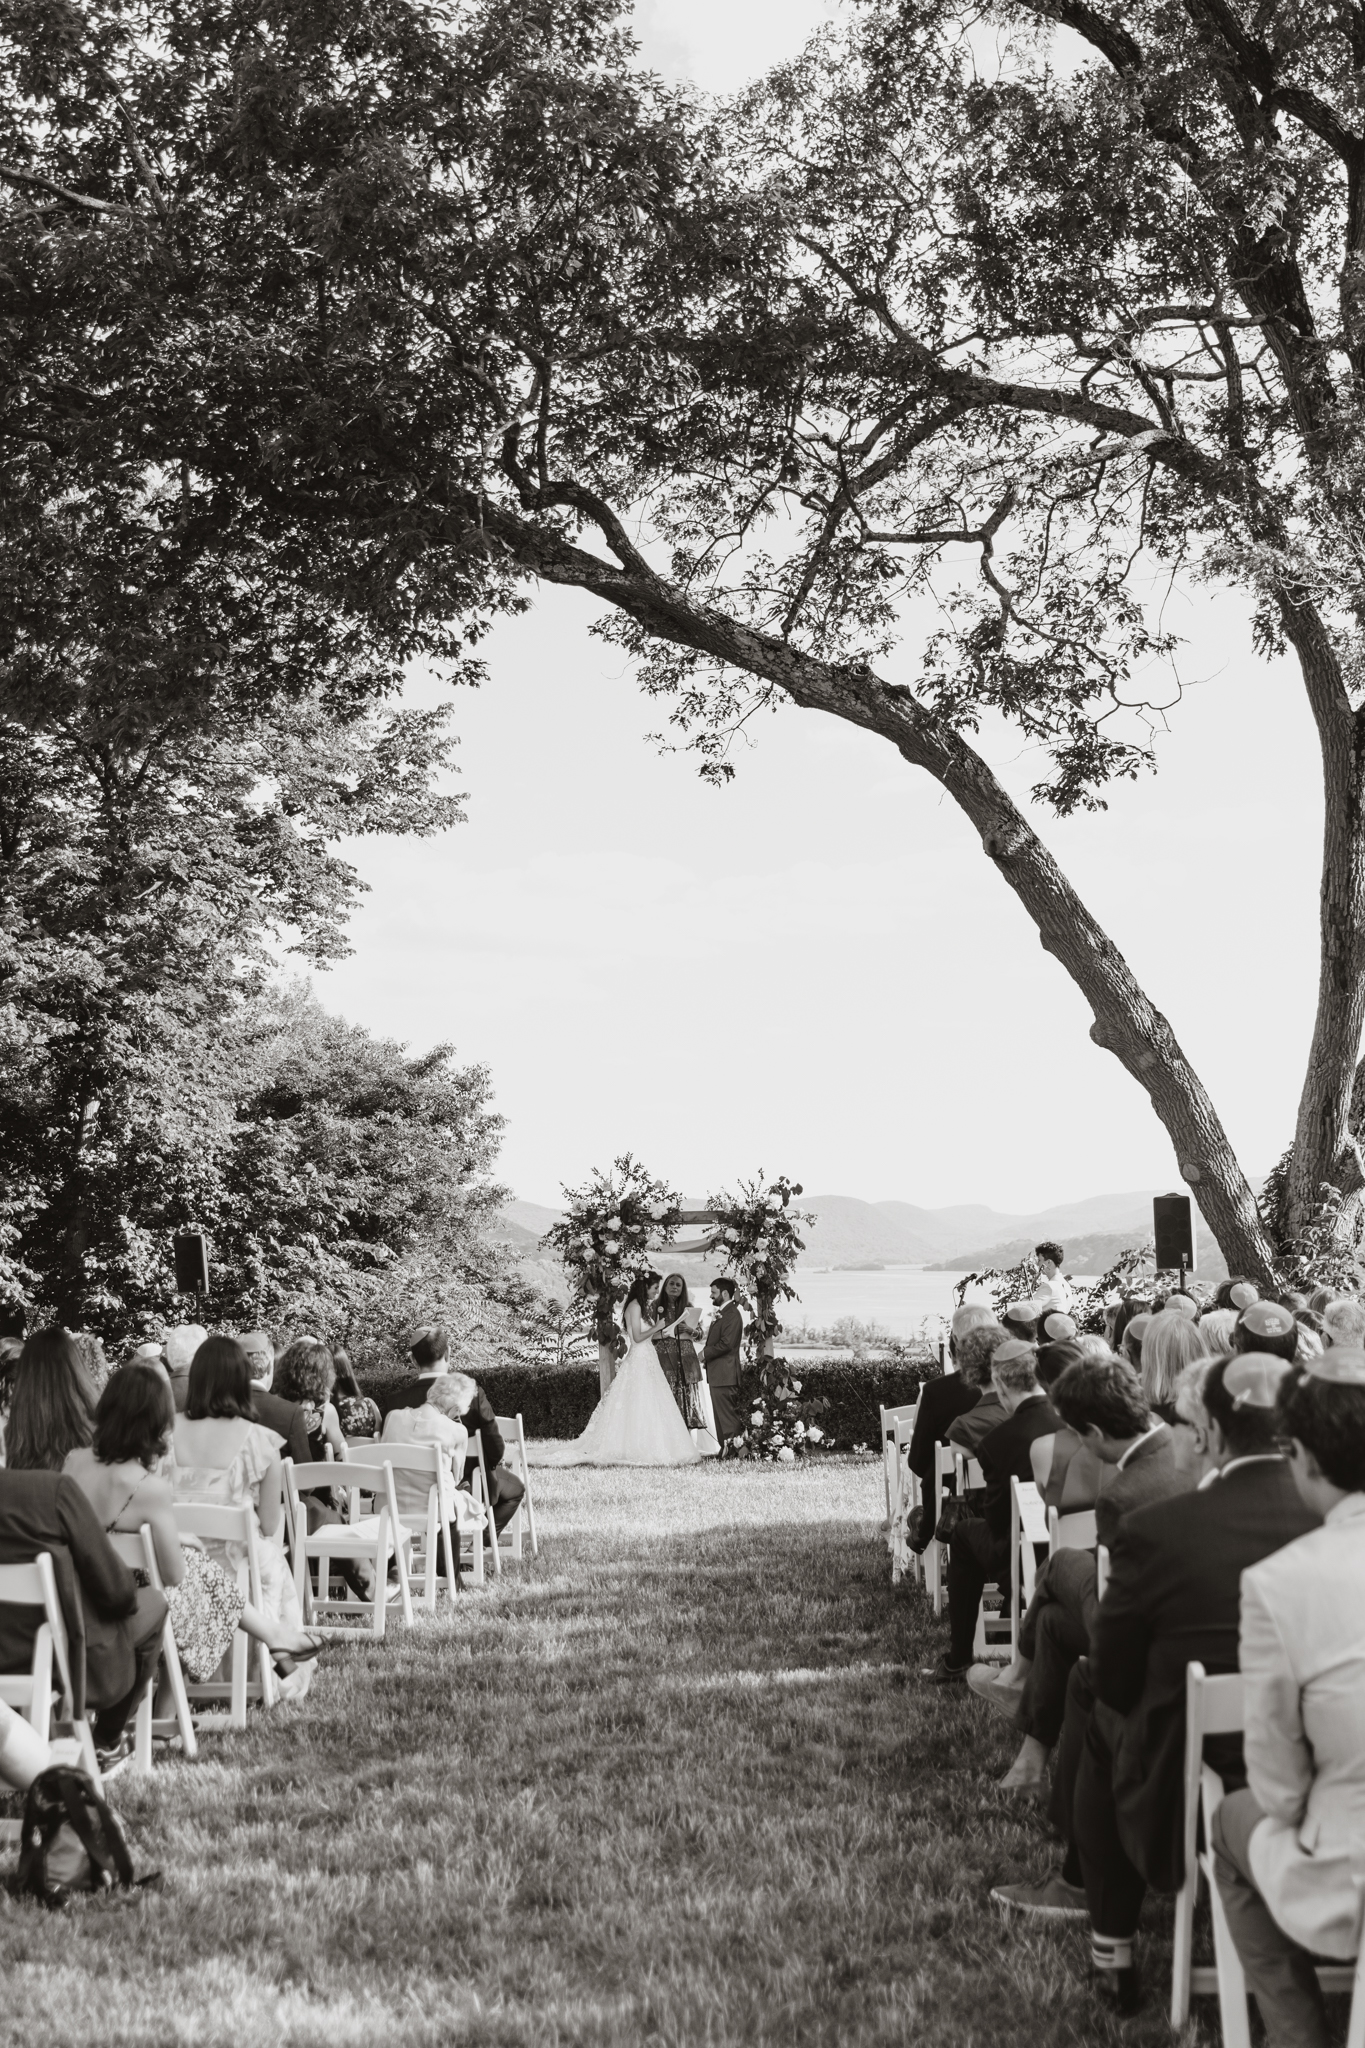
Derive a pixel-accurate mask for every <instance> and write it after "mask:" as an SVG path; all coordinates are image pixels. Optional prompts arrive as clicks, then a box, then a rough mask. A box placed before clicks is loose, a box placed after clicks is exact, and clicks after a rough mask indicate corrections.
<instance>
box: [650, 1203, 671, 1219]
mask: <svg viewBox="0 0 1365 2048" xmlns="http://www.w3.org/2000/svg"><path fill="white" fill-rule="evenodd" d="M646 1213H647V1214H648V1215H650V1216H652V1217H653V1219H654V1221H655V1222H656V1223H662V1222H663V1220H664V1218H665V1216H666V1215H667V1214H668V1204H667V1202H651V1203H650V1205H649V1209H648V1211H647V1212H646Z"/></svg>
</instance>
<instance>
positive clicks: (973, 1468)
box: [966, 1458, 986, 1487]
mask: <svg viewBox="0 0 1365 2048" xmlns="http://www.w3.org/2000/svg"><path fill="white" fill-rule="evenodd" d="M966 1484H967V1485H968V1486H969V1487H970V1486H984V1485H985V1484H986V1475H985V1473H984V1472H983V1471H982V1469H981V1460H980V1459H979V1458H968V1460H967V1478H966Z"/></svg>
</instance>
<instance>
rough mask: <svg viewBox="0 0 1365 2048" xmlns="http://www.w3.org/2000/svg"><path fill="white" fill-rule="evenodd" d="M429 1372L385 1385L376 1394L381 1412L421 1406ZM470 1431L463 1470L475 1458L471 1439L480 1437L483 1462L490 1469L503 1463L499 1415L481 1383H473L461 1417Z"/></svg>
mask: <svg viewBox="0 0 1365 2048" xmlns="http://www.w3.org/2000/svg"><path fill="white" fill-rule="evenodd" d="M435 1377H436V1375H435V1373H432V1372H422V1373H414V1374H413V1376H412V1378H411V1379H410V1380H400V1381H399V1383H398V1385H397V1386H396V1387H385V1389H384V1391H383V1393H382V1394H381V1395H380V1397H379V1409H380V1413H381V1414H383V1415H391V1414H392V1413H393V1411H394V1409H395V1408H420V1407H421V1406H422V1404H423V1403H424V1402H425V1400H426V1398H427V1389H428V1387H429V1386H430V1385H431V1383H432V1381H433V1380H434V1379H435ZM462 1420H463V1422H464V1426H465V1428H466V1429H467V1430H468V1431H469V1452H468V1455H467V1456H466V1459H465V1471H466V1473H468V1471H469V1461H470V1459H471V1458H472V1459H473V1460H474V1462H475V1464H477V1463H478V1458H477V1455H476V1453H475V1450H474V1439H475V1437H476V1436H477V1437H480V1438H482V1440H483V1462H484V1464H485V1466H486V1467H487V1469H488V1471H489V1472H490V1473H491V1472H492V1470H493V1468H494V1466H495V1465H500V1464H501V1463H502V1457H503V1452H504V1451H505V1450H506V1449H507V1446H506V1444H505V1443H504V1442H503V1440H502V1431H501V1430H500V1429H499V1428H498V1418H497V1416H496V1415H495V1414H494V1413H493V1404H492V1402H491V1401H490V1400H489V1398H488V1396H487V1394H485V1392H484V1390H483V1388H482V1387H480V1386H477V1385H476V1386H475V1389H474V1400H473V1404H472V1405H471V1407H470V1410H469V1413H468V1414H467V1415H465V1416H464V1417H463V1418H462Z"/></svg>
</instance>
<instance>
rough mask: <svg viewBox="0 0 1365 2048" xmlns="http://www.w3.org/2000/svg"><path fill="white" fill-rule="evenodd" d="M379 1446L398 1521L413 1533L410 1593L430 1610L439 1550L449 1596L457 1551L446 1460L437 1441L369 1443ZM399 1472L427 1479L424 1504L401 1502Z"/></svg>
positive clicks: (457, 1531)
mask: <svg viewBox="0 0 1365 2048" xmlns="http://www.w3.org/2000/svg"><path fill="white" fill-rule="evenodd" d="M381 1451H382V1453H383V1459H384V1463H385V1464H386V1465H387V1466H388V1467H389V1468H390V1470H391V1471H392V1472H393V1474H394V1512H395V1513H396V1514H397V1516H398V1521H399V1526H400V1527H401V1528H403V1529H406V1530H407V1532H408V1534H409V1535H410V1536H411V1537H412V1539H413V1543H412V1553H411V1561H410V1563H409V1567H408V1572H409V1579H410V1583H411V1588H412V1591H413V1593H414V1594H416V1595H418V1596H419V1597H420V1599H421V1601H422V1604H423V1606H424V1607H426V1609H427V1611H428V1612H429V1613H433V1614H434V1613H435V1611H436V1599H437V1593H438V1591H439V1580H440V1572H439V1570H438V1568H437V1567H438V1564H439V1562H440V1558H441V1555H442V1553H444V1557H445V1568H446V1587H447V1590H448V1591H449V1593H450V1595H451V1597H452V1599H453V1598H454V1594H455V1586H456V1578H455V1567H456V1562H457V1560H458V1558H459V1555H460V1552H459V1542H460V1524H459V1519H458V1517H457V1515H456V1512H455V1503H454V1501H453V1500H452V1499H451V1498H450V1496H451V1495H452V1494H453V1493H454V1491H455V1482H454V1479H453V1477H452V1475H451V1471H450V1462H449V1460H448V1459H447V1458H446V1457H445V1456H444V1455H443V1453H442V1451H441V1450H440V1448H439V1446H438V1445H436V1444H383V1445H375V1446H374V1453H375V1455H376V1456H378V1455H379V1453H380V1452H381ZM400 1472H403V1473H409V1474H411V1475H412V1476H413V1477H415V1478H417V1479H418V1480H422V1479H425V1480H426V1481H427V1499H426V1506H425V1507H424V1508H423V1509H422V1510H421V1511H420V1512H418V1511H417V1510H416V1509H413V1508H405V1507H403V1506H402V1504H401V1503H400V1501H399V1499H398V1474H399V1473H400ZM452 1531H453V1532H454V1533H453V1534H452ZM438 1546H439V1548H438Z"/></svg>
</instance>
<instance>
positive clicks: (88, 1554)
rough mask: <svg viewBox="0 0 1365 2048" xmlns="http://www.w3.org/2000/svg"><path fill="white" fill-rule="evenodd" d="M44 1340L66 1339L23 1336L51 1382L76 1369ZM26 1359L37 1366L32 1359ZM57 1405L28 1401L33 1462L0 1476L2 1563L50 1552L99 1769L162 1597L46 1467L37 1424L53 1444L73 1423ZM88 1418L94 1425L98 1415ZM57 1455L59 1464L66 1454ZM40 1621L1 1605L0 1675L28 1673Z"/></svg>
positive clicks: (150, 1651) (144, 1663) (124, 1717)
mask: <svg viewBox="0 0 1365 2048" xmlns="http://www.w3.org/2000/svg"><path fill="white" fill-rule="evenodd" d="M43 1337H46V1338H49V1339H58V1338H61V1339H66V1333H65V1332H64V1331H59V1330H54V1331H40V1332H38V1333H37V1336H36V1337H31V1338H30V1339H29V1344H35V1343H37V1345H38V1349H37V1352H36V1353H35V1354H34V1356H35V1357H36V1358H37V1359H39V1360H42V1361H45V1362H46V1364H47V1365H48V1366H49V1367H51V1366H52V1365H53V1361H54V1360H56V1361H57V1365H56V1371H55V1372H54V1373H53V1374H52V1375H51V1377H54V1378H55V1377H57V1375H58V1374H60V1375H62V1376H65V1375H66V1374H67V1373H68V1371H77V1372H78V1371H81V1370H82V1368H81V1367H80V1363H79V1359H78V1358H77V1356H76V1353H75V1349H74V1346H73V1347H71V1349H70V1351H69V1353H68V1352H66V1350H65V1347H64V1346H58V1345H57V1344H55V1343H53V1342H48V1343H45V1344H44V1343H38V1339H39V1338H43ZM66 1342H67V1343H69V1339H66ZM27 1350H28V1346H27V1345H26V1346H25V1351H26V1352H27ZM29 1363H30V1365H32V1364H33V1358H32V1357H31V1358H30V1361H29ZM44 1377H45V1378H47V1377H49V1375H47V1374H45V1375H44ZM63 1407H64V1404H63V1403H61V1402H57V1403H54V1405H53V1406H52V1408H51V1409H50V1410H45V1409H44V1407H43V1402H42V1399H41V1398H39V1399H34V1400H31V1401H29V1402H28V1403H27V1404H26V1408H25V1411H24V1413H23V1415H22V1418H21V1421H22V1429H23V1434H22V1436H21V1442H20V1448H21V1450H22V1451H23V1453H24V1454H25V1455H30V1454H32V1455H34V1456H35V1458H36V1460H37V1462H35V1464H34V1465H32V1466H26V1467H24V1468H22V1469H17V1468H16V1467H15V1466H14V1465H13V1464H11V1465H10V1466H9V1467H8V1468H7V1469H6V1470H5V1471H3V1472H0V1563H4V1564H26V1563H29V1562H30V1561H31V1560H32V1559H33V1558H35V1557H37V1555H38V1553H39V1552H40V1551H44V1550H46V1551H48V1552H49V1553H50V1554H51V1556H52V1564H53V1571H54V1573H55V1576H56V1580H57V1590H58V1593H59V1595H60V1597H61V1603H62V1613H63V1616H64V1619H65V1621H66V1632H67V1637H68V1640H69V1644H70V1654H71V1664H72V1683H73V1685H74V1686H75V1687H76V1689H77V1693H78V1699H77V1711H78V1712H81V1713H83V1712H84V1711H85V1709H86V1708H87V1707H89V1708H92V1709H93V1710H94V1712H93V1715H92V1720H91V1733H92V1735H93V1736H94V1740H95V1748H96V1751H97V1754H98V1760H99V1764H100V1768H101V1770H107V1769H109V1768H110V1766H111V1765H112V1764H113V1763H114V1762H116V1761H117V1759H118V1757H119V1756H120V1755H121V1754H122V1745H123V1740H124V1734H125V1730H126V1728H127V1723H128V1717H129V1715H130V1714H131V1713H132V1711H133V1709H134V1707H135V1706H136V1705H137V1703H138V1701H139V1700H140V1699H141V1697H142V1694H143V1692H144V1690H145V1689H146V1685H147V1681H148V1679H149V1678H150V1677H151V1675H152V1673H153V1671H155V1669H156V1666H157V1662H158V1659H159V1658H160V1655H161V1635H162V1631H163V1629H164V1628H165V1625H166V1601H165V1598H164V1596H163V1595H162V1594H160V1593H158V1592H157V1591H156V1590H155V1589H154V1588H153V1587H150V1586H146V1587H143V1588H141V1589H140V1590H139V1588H138V1585H137V1581H136V1580H135V1579H134V1577H133V1574H132V1573H131V1572H130V1571H129V1569H128V1567H127V1565H125V1564H124V1563H123V1562H122V1560H121V1559H120V1558H119V1556H118V1555H117V1553H116V1552H115V1551H114V1549H113V1547H112V1545H111V1544H110V1542H109V1539H108V1537H107V1536H106V1535H105V1532H104V1530H103V1528H102V1527H101V1526H100V1522H99V1520H98V1518H97V1516H96V1514H95V1512H94V1510H93V1508H92V1507H91V1505H90V1503H89V1501H88V1500H87V1499H86V1496H85V1494H84V1493H83V1492H82V1491H81V1489H80V1487H79V1486H78V1485H77V1484H76V1481H75V1480H74V1479H71V1478H68V1477H67V1476H66V1475H65V1474H64V1473H62V1472H59V1471H54V1470H52V1468H51V1466H50V1464H49V1463H48V1462H47V1457H48V1455H49V1453H50V1447H49V1446H47V1445H45V1444H44V1443H43V1442H42V1441H41V1439H40V1438H39V1437H37V1436H35V1434H34V1431H35V1426H36V1425H38V1424H40V1423H41V1422H42V1421H43V1419H44V1415H45V1414H46V1415H47V1418H48V1419H49V1420H53V1421H54V1422H55V1425H56V1428H55V1434H54V1439H53V1442H54V1444H55V1443H57V1442H60V1441H61V1440H62V1438H63V1437H64V1436H65V1434H66V1429H65V1427H64V1423H65V1421H66V1420H69V1417H68V1416H64V1412H63ZM89 1420H90V1426H91V1428H92V1429H93V1426H94V1418H93V1417H91V1418H89ZM79 1448H81V1446H79V1445H69V1444H68V1446H67V1449H68V1450H70V1449H79ZM62 1455H63V1458H65V1456H66V1452H63V1453H62ZM41 1621H42V1610H41V1609H40V1608H35V1607H4V1606H0V1671H27V1670H28V1669H29V1667H30V1664H31V1662H32V1653H33V1638H34V1636H35V1635H36V1634H37V1632H38V1628H39V1625H40V1623H41Z"/></svg>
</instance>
